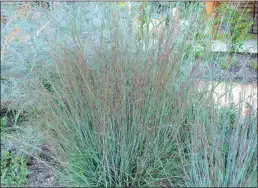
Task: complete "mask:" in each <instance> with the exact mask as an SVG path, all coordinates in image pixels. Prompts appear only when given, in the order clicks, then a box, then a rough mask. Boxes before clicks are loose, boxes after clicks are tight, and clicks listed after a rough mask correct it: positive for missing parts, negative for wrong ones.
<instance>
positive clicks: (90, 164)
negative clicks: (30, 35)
mask: <svg viewBox="0 0 258 188" xmlns="http://www.w3.org/2000/svg"><path fill="white" fill-rule="evenodd" d="M106 5H107V4H106ZM66 8H67V7H66ZM82 9H83V8H82V7H81V6H77V7H76V5H73V8H72V9H66V10H65V11H64V12H67V15H69V16H68V17H67V19H68V23H69V24H70V25H69V27H68V29H67V30H66V38H64V40H61V39H60V36H59V38H57V39H56V41H54V40H53V41H52V42H51V45H50V46H51V48H52V50H51V51H50V52H48V55H49V62H51V63H52V65H53V68H51V70H45V69H43V70H42V72H41V73H43V74H41V78H42V77H44V82H37V89H38V92H39V94H40V101H39V104H38V106H39V107H40V109H41V113H38V115H37V119H38V120H39V119H40V120H41V121H40V122H42V123H41V124H40V127H41V130H42V131H43V132H44V136H45V138H46V141H47V142H48V143H49V144H50V145H51V146H53V148H55V149H54V151H53V152H55V156H56V158H57V160H58V161H59V163H60V167H59V168H57V170H59V172H60V176H61V180H62V182H63V183H64V184H65V185H69V186H76V187H77V186H83V187H85V186H118V187H121V186H132V187H138V186H192V185H207V183H203V182H202V181H203V178H207V176H206V175H207V174H206V173H207V172H206V171H205V170H206V168H209V165H215V166H216V164H217V163H221V164H220V165H224V167H221V168H223V169H225V168H226V169H227V168H229V167H228V166H229V164H230V163H231V161H230V158H231V159H236V160H235V162H240V161H242V160H240V159H238V158H237V157H236V156H237V154H236V152H235V151H234V152H235V153H234V154H230V152H224V151H225V150H226V149H228V150H230V149H232V150H233V149H234V148H233V146H234V145H232V142H233V140H234V137H233V135H240V132H239V131H240V128H236V127H240V125H238V126H236V127H235V126H233V127H234V128H233V129H237V130H238V132H236V131H234V130H233V133H232V132H229V133H227V134H228V135H226V136H223V135H221V133H220V132H219V131H218V130H220V127H223V123H220V124H219V123H218V122H217V121H219V120H221V117H220V115H219V114H218V113H217V111H218V108H217V106H212V105H214V103H212V102H213V100H212V90H208V87H207V89H206V88H204V90H203V91H202V92H200V90H199V89H198V84H199V81H200V79H201V78H202V75H203V74H204V73H207V66H208V64H207V62H208V58H210V55H211V54H210V52H209V47H207V48H202V49H201V51H196V49H195V48H186V44H192V45H193V46H195V45H198V44H199V43H201V44H202V45H205V44H208V42H209V40H210V39H211V36H209V35H207V33H205V34H203V35H205V38H202V39H201V40H196V37H195V36H196V33H202V32H201V31H204V30H205V29H206V28H207V22H204V20H205V19H204V18H203V17H202V14H203V13H202V7H201V6H200V5H199V4H198V3H197V4H193V5H189V6H187V7H184V6H181V9H182V12H184V11H185V12H187V11H191V13H190V14H185V15H186V17H187V18H186V19H187V20H188V24H190V25H188V26H186V25H184V24H181V25H177V26H176V24H175V23H174V22H173V19H170V21H168V22H169V23H168V24H167V26H165V27H164V29H163V30H161V31H159V32H158V34H157V33H155V35H153V34H152V33H151V32H149V31H148V25H147V27H146V31H145V32H143V33H142V37H141V39H140V40H139V39H138V38H137V35H138V33H139V31H137V30H136V29H135V28H137V27H135V25H134V22H133V17H132V14H128V15H127V14H125V15H124V13H122V12H121V10H120V9H119V7H117V4H108V6H106V8H105V11H106V12H105V13H107V14H105V15H106V16H105V18H104V19H103V21H102V23H101V25H100V27H99V30H98V29H96V33H95V35H93V36H92V35H90V32H89V33H88V35H85V31H82V28H83V26H82V25H83V23H79V22H78V20H79V18H81V16H82V15H81V14H82V12H83V11H82ZM132 12H133V11H132ZM121 14H122V15H123V16H121ZM187 15H188V16H187ZM145 16H146V19H145V24H150V22H151V13H149V14H147V13H146V14H145ZM72 19H74V22H72V21H71V20H72ZM202 19H203V20H202ZM192 23H195V24H192ZM184 27H188V28H191V29H186V28H184ZM57 31H58V32H59V30H58V29H57ZM179 31H180V32H179ZM60 32H61V31H60ZM178 33H180V34H178ZM59 34H60V33H59ZM82 36H83V37H82ZM49 41H51V40H50V39H49ZM186 53H187V54H186ZM196 53H202V56H201V57H200V58H198V59H197V60H196ZM207 74H208V75H210V76H211V78H212V72H208V73H207ZM39 81H40V80H39ZM46 85H47V87H46ZM207 96H208V97H210V102H207V101H208V100H207ZM205 97H206V98H205ZM206 102H207V103H206ZM211 104H212V105H211ZM213 111H216V112H215V113H213ZM216 124H218V126H217V127H216ZM211 125H213V126H212V128H213V129H214V130H215V132H214V133H211V132H209V134H204V133H205V130H206V129H209V131H211V128H210V127H211ZM198 126H199V127H198ZM206 126H207V127H206ZM248 126H251V125H250V124H248ZM195 127H196V129H195ZM200 127H201V128H200ZM225 129H226V128H225ZM223 130H224V129H223ZM250 131H253V129H250ZM241 134H242V133H241ZM243 134H244V133H243ZM246 134H247V133H246ZM198 135H200V136H202V137H204V138H205V139H204V138H203V139H201V140H200V143H196V142H197V138H198ZM206 137H208V138H206ZM243 137H244V135H243ZM254 138H255V136H254V132H252V133H249V137H248V139H249V140H250V139H251V140H250V143H253V141H254V140H253V139H254ZM209 139H210V140H211V141H213V142H211V141H210V142H209V143H208V141H209ZM221 139H222V140H223V141H222V140H221ZM224 139H229V141H226V140H225V141H224ZM246 139H247V138H246ZM214 140H215V141H216V140H217V141H216V142H215V141H214ZM249 140H248V142H245V143H243V147H246V146H248V147H250V148H251V149H252V151H253V149H254V148H253V147H254V146H252V145H249V144H248V143H249ZM203 142H204V143H203ZM217 142H218V143H219V144H222V145H221V146H220V147H217V145H216V143H217ZM239 142H242V140H239ZM212 143H215V145H212V146H210V145H206V147H208V148H209V149H210V150H209V151H207V152H212V151H213V150H212V148H213V147H214V148H215V149H216V151H217V152H219V155H218V157H220V158H216V157H217V155H215V164H213V163H212V162H213V159H211V157H214V154H213V155H210V156H207V155H208V154H207V152H206V147H202V144H212ZM224 144H227V145H225V146H224ZM215 149H214V150H215ZM222 150H223V151H222ZM242 150H243V151H247V152H249V150H245V149H244V148H243V149H242ZM242 150H241V151H242ZM196 151H200V152H199V153H197V154H198V155H200V157H199V158H198V159H196V158H195V154H196ZM222 152H223V155H222V154H221V153H222ZM240 154H241V153H240ZM249 154H250V153H247V154H246V156H248V157H249ZM238 155H239V154H238ZM251 155H252V156H253V154H251ZM202 157H203V158H202ZM208 157H209V158H208ZM226 157H227V158H228V159H227V160H228V162H227V166H226V167H225V165H226V164H225V163H226V162H225V161H220V162H217V163H216V160H217V161H219V160H224V159H225V158H226ZM250 157H251V156H250ZM243 159H244V160H246V158H245V157H244V156H243ZM199 161H200V162H201V163H203V164H204V165H206V166H204V165H201V163H197V162H199ZM193 163H194V164H193ZM254 163H255V162H254V161H253V158H250V160H248V161H247V162H246V163H245V164H243V165H247V166H245V168H246V169H248V170H243V173H245V176H243V177H242V176H241V178H244V177H246V175H247V174H249V173H250V172H253V171H252V169H250V168H249V166H250V164H254ZM203 166H204V167H206V168H205V169H202V167H203ZM239 167H240V166H239ZM200 170H202V171H200ZM216 170H217V169H216V168H215V171H216ZM216 173H222V174H224V173H226V174H227V173H228V172H226V171H216ZM234 173H237V171H234ZM238 176H240V174H239V175H238ZM219 177H220V176H219ZM209 178H210V176H209ZM227 178H228V179H227V180H228V181H231V179H230V177H229V176H228V177H227ZM219 180H220V179H218V178H216V177H215V178H213V179H212V181H214V182H217V181H219ZM205 181H211V180H205ZM243 182H244V181H242V180H240V181H236V184H237V185H243ZM210 184H212V183H210ZM212 185H224V184H220V183H217V184H216V183H215V184H212ZM225 185H231V184H230V183H225ZM232 185H235V184H232Z"/></svg>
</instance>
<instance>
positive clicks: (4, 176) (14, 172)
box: [1, 152, 29, 187]
mask: <svg viewBox="0 0 258 188" xmlns="http://www.w3.org/2000/svg"><path fill="white" fill-rule="evenodd" d="M27 175H29V170H28V169H27V165H26V158H25V157H24V156H22V155H18V156H16V155H14V154H12V153H10V152H6V153H4V154H2V155H1V186H3V187H22V186H24V183H25V180H26V177H27Z"/></svg>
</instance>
